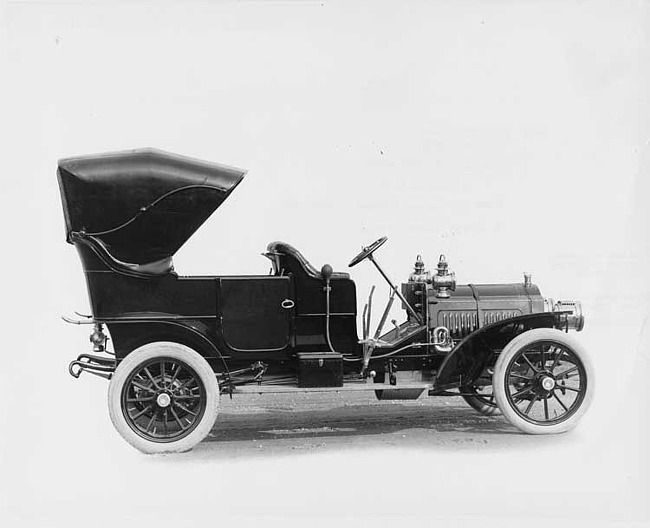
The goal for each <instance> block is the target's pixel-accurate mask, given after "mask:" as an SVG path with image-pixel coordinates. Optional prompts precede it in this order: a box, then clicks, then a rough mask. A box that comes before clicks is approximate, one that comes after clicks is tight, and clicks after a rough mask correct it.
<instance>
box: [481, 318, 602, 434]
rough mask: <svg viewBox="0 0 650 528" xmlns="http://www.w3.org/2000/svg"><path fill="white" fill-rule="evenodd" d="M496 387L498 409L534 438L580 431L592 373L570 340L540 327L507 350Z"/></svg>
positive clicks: (500, 362) (497, 367)
mask: <svg viewBox="0 0 650 528" xmlns="http://www.w3.org/2000/svg"><path fill="white" fill-rule="evenodd" d="M493 386H494V394H495V397H496V401H497V405H498V407H499V409H501V412H502V413H503V415H504V416H505V417H506V418H507V419H508V421H509V422H510V423H512V424H513V425H514V426H515V427H517V428H519V429H520V430H522V431H524V432H527V433H531V434H550V433H561V432H564V431H568V430H569V429H572V428H573V427H575V426H576V424H577V423H578V421H579V420H580V418H581V417H582V415H583V414H584V413H585V412H586V410H587V408H588V407H589V404H590V403H591V400H592V398H593V393H594V379H593V370H592V367H591V362H590V361H589V357H588V356H587V355H586V354H585V352H584V350H583V348H582V346H581V345H580V344H579V343H578V342H577V341H575V340H573V339H572V338H571V336H569V335H567V334H566V333H564V332H561V331H559V330H553V329H549V328H538V329H535V330H530V331H528V332H524V333H523V334H521V335H519V336H517V337H516V338H515V339H513V340H512V341H511V342H510V343H509V344H508V345H507V346H506V347H505V348H504V349H503V351H502V352H501V354H500V355H499V358H498V360H497V363H496V365H495V368H494V375H493Z"/></svg>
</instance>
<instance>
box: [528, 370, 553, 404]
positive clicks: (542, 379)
mask: <svg viewBox="0 0 650 528" xmlns="http://www.w3.org/2000/svg"><path fill="white" fill-rule="evenodd" d="M532 388H533V392H534V394H536V395H537V396H539V397H540V398H547V397H548V396H549V395H550V393H551V392H552V391H553V389H554V388H555V376H553V374H551V373H550V372H540V373H538V374H537V376H535V379H534V380H533V387H532Z"/></svg>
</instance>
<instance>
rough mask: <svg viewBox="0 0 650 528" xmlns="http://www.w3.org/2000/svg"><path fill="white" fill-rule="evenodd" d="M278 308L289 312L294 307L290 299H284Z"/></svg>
mask: <svg viewBox="0 0 650 528" xmlns="http://www.w3.org/2000/svg"><path fill="white" fill-rule="evenodd" d="M280 306H282V308H284V309H285V310H291V308H293V307H294V306H295V303H294V302H293V301H292V300H291V299H285V300H284V301H282V302H281V303H280Z"/></svg>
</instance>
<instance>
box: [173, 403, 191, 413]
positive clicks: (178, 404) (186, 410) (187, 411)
mask: <svg viewBox="0 0 650 528" xmlns="http://www.w3.org/2000/svg"><path fill="white" fill-rule="evenodd" d="M174 405H176V407H178V408H180V409H182V410H183V411H185V412H186V413H188V414H191V415H192V416H196V413H195V412H194V411H190V410H189V409H188V408H187V407H185V406H184V405H181V404H180V403H178V402H174Z"/></svg>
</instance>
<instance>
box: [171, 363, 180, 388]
mask: <svg viewBox="0 0 650 528" xmlns="http://www.w3.org/2000/svg"><path fill="white" fill-rule="evenodd" d="M181 370H183V367H181V366H180V365H176V370H175V371H174V375H173V376H172V379H171V381H170V382H169V386H170V387H171V386H172V385H174V382H175V381H176V378H177V377H178V374H179V372H180V371H181Z"/></svg>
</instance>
